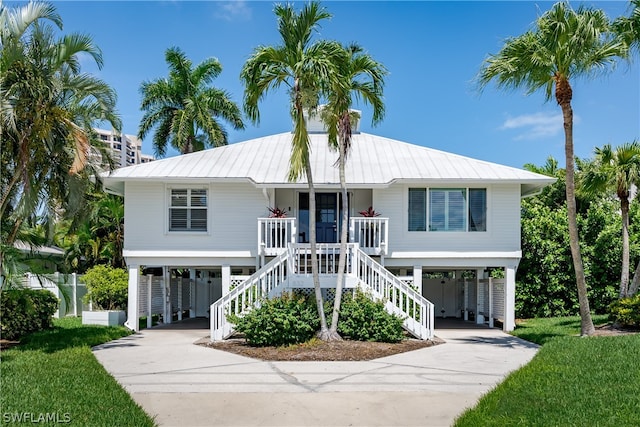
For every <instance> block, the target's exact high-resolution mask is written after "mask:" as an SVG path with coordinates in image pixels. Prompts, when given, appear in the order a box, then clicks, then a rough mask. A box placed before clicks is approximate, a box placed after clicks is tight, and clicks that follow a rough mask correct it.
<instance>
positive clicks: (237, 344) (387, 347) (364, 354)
mask: <svg viewBox="0 0 640 427" xmlns="http://www.w3.org/2000/svg"><path fill="white" fill-rule="evenodd" d="M443 342H444V341H442V340H440V339H438V338H434V340H433V341H426V340H417V339H405V340H402V341H400V342H399V343H383V342H372V341H352V340H342V341H331V342H324V341H320V340H318V339H312V340H311V341H308V342H306V343H303V344H292V345H288V346H282V347H252V346H250V345H248V344H247V343H246V341H245V339H244V338H232V339H229V340H226V341H219V342H210V341H209V340H208V339H207V340H203V342H200V343H199V344H200V345H203V346H205V347H210V348H214V349H216V350H223V351H228V352H230V353H235V354H239V355H241V356H246V357H251V358H253V359H260V360H271V361H356V360H372V359H378V358H380V357H385V356H390V355H392V354H398V353H404V352H406V351H413V350H418V349H421V348H425V347H431V346H434V345H436V344H440V343H443Z"/></svg>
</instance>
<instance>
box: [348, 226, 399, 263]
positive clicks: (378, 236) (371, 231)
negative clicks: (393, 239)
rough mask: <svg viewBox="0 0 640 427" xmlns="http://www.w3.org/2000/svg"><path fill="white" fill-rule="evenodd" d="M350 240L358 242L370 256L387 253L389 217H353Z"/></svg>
mask: <svg viewBox="0 0 640 427" xmlns="http://www.w3.org/2000/svg"><path fill="white" fill-rule="evenodd" d="M349 241H350V242H351V243H358V244H359V245H360V248H361V249H362V250H363V251H364V253H366V254H367V255H369V256H371V255H376V256H379V255H386V254H387V249H388V247H389V218H379V217H358V218H351V221H350V222H349Z"/></svg>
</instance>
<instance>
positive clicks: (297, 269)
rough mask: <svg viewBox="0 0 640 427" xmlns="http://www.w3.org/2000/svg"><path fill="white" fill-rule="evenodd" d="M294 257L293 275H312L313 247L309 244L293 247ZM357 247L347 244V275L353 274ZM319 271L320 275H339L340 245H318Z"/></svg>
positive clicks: (294, 245) (298, 244) (299, 244)
mask: <svg viewBox="0 0 640 427" xmlns="http://www.w3.org/2000/svg"><path fill="white" fill-rule="evenodd" d="M291 247H292V255H293V270H292V273H293V274H311V273H312V271H311V259H312V258H311V246H310V245H309V244H308V243H306V244H305V243H296V244H293V245H291ZM355 248H356V245H355V244H353V243H347V263H346V270H345V271H346V274H353V257H354V254H355ZM316 256H317V258H318V271H319V273H320V274H338V262H339V259H340V244H339V243H318V244H317V245H316Z"/></svg>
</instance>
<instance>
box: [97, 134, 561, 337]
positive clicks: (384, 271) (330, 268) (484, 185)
mask: <svg viewBox="0 0 640 427" xmlns="http://www.w3.org/2000/svg"><path fill="white" fill-rule="evenodd" d="M309 126H310V129H311V130H312V132H311V135H310V143H311V163H312V170H313V178H314V181H315V185H316V192H317V194H316V212H317V225H316V230H317V236H318V242H320V243H322V244H321V245H319V251H320V255H319V258H320V264H321V273H322V277H321V279H322V286H323V287H324V288H331V287H335V269H336V266H337V254H338V253H339V245H337V242H338V235H339V232H338V229H339V226H340V224H339V222H340V218H341V215H340V212H341V209H342V207H341V203H340V200H339V199H340V197H339V179H338V169H337V167H335V166H334V163H335V161H336V159H337V153H336V152H335V151H332V150H330V149H329V147H328V143H327V135H326V134H325V133H323V132H321V128H314V127H313V123H310V124H309ZM313 130H315V132H314V131H313ZM291 139H292V134H291V133H290V132H286V133H281V134H277V135H271V136H266V137H263V138H257V139H253V140H249V141H245V142H241V143H236V144H231V145H228V146H224V147H219V148H213V149H209V150H205V151H201V152H197V153H193V154H188V155H182V156H177V157H172V158H168V159H164V160H158V161H154V162H151V163H148V164H141V165H137V166H131V167H127V168H122V169H118V170H115V171H113V172H112V173H111V175H110V176H108V177H106V178H105V185H106V188H107V190H108V191H110V192H113V193H115V194H119V195H121V196H124V202H125V241H124V257H125V259H126V261H127V265H128V269H129V274H130V279H129V308H128V319H129V320H128V321H127V325H128V326H129V327H130V328H132V329H137V328H138V321H137V319H138V318H139V316H141V315H148V314H151V313H158V314H161V315H162V317H163V320H164V321H165V322H171V321H172V320H173V319H182V318H183V316H185V317H186V316H190V317H194V316H206V317H211V325H212V326H211V327H212V330H211V336H212V339H222V338H224V337H226V336H228V335H229V334H230V333H231V332H232V326H231V325H229V324H228V323H226V321H225V319H224V313H225V312H228V311H229V310H234V311H236V312H241V311H243V310H245V309H247V308H249V307H251V306H252V305H253V304H254V303H255V301H256V300H258V299H259V298H260V297H263V296H268V295H274V294H277V293H279V292H281V291H283V290H285V289H291V288H311V287H312V283H311V280H310V269H309V263H308V262H307V261H308V258H309V250H308V244H307V242H308V238H309V221H308V215H309V196H308V189H307V184H306V182H305V181H304V180H302V181H300V182H289V181H288V180H287V171H288V169H289V155H290V150H291ZM346 179H347V185H348V188H349V206H347V209H348V213H349V240H350V242H351V243H350V245H349V248H348V254H349V262H348V267H347V268H348V274H347V278H346V282H345V285H346V287H347V289H351V288H353V287H356V286H360V287H363V288H365V289H367V290H369V291H370V292H371V293H372V294H373V295H374V296H376V297H379V298H383V299H385V301H387V306H388V309H389V310H390V311H394V312H397V313H400V314H402V315H404V316H405V317H406V318H407V320H406V321H405V326H406V327H407V329H408V330H409V331H410V332H412V333H413V334H414V335H415V336H418V337H420V338H430V337H432V336H433V322H434V320H433V319H434V317H463V318H465V319H468V320H474V321H476V322H478V323H489V324H490V325H493V322H494V321H496V320H497V321H499V322H500V323H501V324H502V327H503V328H504V329H505V330H512V329H513V328H514V326H515V322H514V300H515V274H516V269H517V267H518V263H519V261H520V258H521V247H520V200H521V199H522V198H523V197H527V196H529V195H532V194H535V193H537V192H538V191H540V190H541V189H542V188H543V187H545V186H546V185H548V184H550V183H551V182H553V179H552V178H549V177H547V176H542V175H538V174H535V173H531V172H527V171H524V170H520V169H517V168H512V167H507V166H502V165H498V164H494V163H489V162H486V161H481V160H475V159H471V158H468V157H463V156H459V155H455V154H451V153H446V152H443V151H438V150H433V149H430V148H426V147H423V146H419V145H413V144H408V143H405V142H401V141H395V140H392V139H389V138H384V137H380V136H375V135H370V134H366V133H360V132H357V131H356V132H354V134H353V140H352V152H351V154H350V156H349V159H348V162H347V165H346ZM269 207H272V208H275V207H277V208H280V209H282V210H284V211H286V214H287V216H286V218H269V210H268V208H269ZM369 207H372V208H373V209H374V210H375V211H376V212H377V213H379V214H380V216H376V217H363V216H362V215H361V214H359V212H361V211H365V210H367V209H368V208H369ZM496 269H498V270H499V272H500V273H503V274H498V276H502V278H500V279H489V271H494V270H496ZM143 271H144V272H145V273H146V272H153V273H154V274H155V275H154V276H151V275H146V274H145V275H143V274H142V273H143ZM494 276H495V274H494Z"/></svg>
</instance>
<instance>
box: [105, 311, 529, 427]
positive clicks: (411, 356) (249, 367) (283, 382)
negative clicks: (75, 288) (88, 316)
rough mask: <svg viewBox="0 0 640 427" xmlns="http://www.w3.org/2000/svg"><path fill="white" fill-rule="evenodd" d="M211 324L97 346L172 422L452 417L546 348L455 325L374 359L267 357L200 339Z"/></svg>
mask: <svg viewBox="0 0 640 427" xmlns="http://www.w3.org/2000/svg"><path fill="white" fill-rule="evenodd" d="M460 325H463V324H462V323H461V324H460ZM207 333H208V331H207V330H203V329H188V328H187V329H168V328H163V329H159V328H156V329H151V330H145V331H143V332H141V333H138V334H135V335H131V336H129V337H126V338H122V339H120V340H117V341H113V342H110V343H107V344H104V345H101V346H98V347H95V348H94V349H93V351H94V354H95V356H96V357H97V358H98V360H99V361H100V362H101V363H102V365H103V366H104V367H105V368H106V369H107V371H109V372H110V373H111V374H112V375H113V376H114V377H115V378H116V380H117V381H118V382H119V383H120V384H121V385H122V386H123V387H124V388H125V389H126V390H127V391H128V392H129V393H130V394H131V396H132V397H133V399H134V400H135V401H136V402H138V403H139V404H140V405H141V406H142V407H143V408H144V410H145V411H146V412H147V413H149V414H150V415H152V416H155V417H156V421H157V422H158V423H159V424H160V425H163V426H450V425H451V424H452V422H453V421H454V419H455V417H456V416H458V415H459V414H460V413H461V412H462V411H463V410H464V409H465V408H467V407H469V406H472V405H473V404H474V403H475V402H476V401H477V400H478V398H479V397H480V396H481V395H482V394H484V393H486V392H487V391H488V390H490V389H491V388H492V387H493V386H494V385H496V384H497V383H498V382H500V381H501V380H502V379H503V378H504V377H505V376H506V375H507V374H508V373H509V372H511V371H513V370H515V369H517V368H518V367H520V366H522V365H523V364H526V363H527V362H529V360H531V358H532V357H533V356H534V355H535V353H536V351H537V348H538V347H537V346H536V345H535V344H531V343H529V342H526V341H523V340H520V339H518V338H515V337H512V336H510V335H507V334H504V333H503V332H501V331H499V330H497V329H487V328H473V327H472V328H468V329H467V328H465V329H457V328H452V327H451V326H449V328H448V329H437V328H436V335H437V336H438V337H439V338H442V339H444V340H445V341H446V343H445V344H441V345H437V346H435V347H430V348H424V349H421V350H416V351H412V352H408V353H403V354H397V355H393V356H389V357H384V358H380V359H375V360H372V361H368V362H262V361H258V360H255V359H250V358H247V357H243V356H238V355H235V354H230V353H226V352H223V351H219V350H214V349H211V348H206V347H202V346H198V345H194V344H193V343H194V342H195V341H197V340H199V339H201V338H203V337H204V336H206V335H207Z"/></svg>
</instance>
